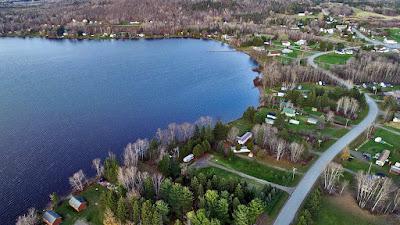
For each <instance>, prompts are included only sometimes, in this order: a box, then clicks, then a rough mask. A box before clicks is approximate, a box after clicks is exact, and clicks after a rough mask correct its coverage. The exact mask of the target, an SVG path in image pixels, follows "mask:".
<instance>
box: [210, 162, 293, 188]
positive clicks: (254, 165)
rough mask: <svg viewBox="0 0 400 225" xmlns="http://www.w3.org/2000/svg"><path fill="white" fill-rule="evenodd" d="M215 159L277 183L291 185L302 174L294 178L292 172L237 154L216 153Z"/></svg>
mask: <svg viewBox="0 0 400 225" xmlns="http://www.w3.org/2000/svg"><path fill="white" fill-rule="evenodd" d="M213 161H214V162H215V163H218V164H220V165H222V166H225V167H227V168H231V169H234V170H237V171H239V172H242V173H245V174H248V175H250V176H253V177H256V178H259V179H263V180H266V181H270V182H273V183H276V184H281V185H289V186H290V185H295V184H296V183H297V182H298V181H299V179H300V176H299V175H297V176H296V177H295V179H294V180H292V174H291V173H289V172H285V171H281V170H277V169H275V168H272V167H268V166H266V165H263V164H261V163H258V162H256V161H250V160H246V159H241V158H239V157H237V156H233V157H231V158H224V157H222V156H218V155H214V158H213Z"/></svg>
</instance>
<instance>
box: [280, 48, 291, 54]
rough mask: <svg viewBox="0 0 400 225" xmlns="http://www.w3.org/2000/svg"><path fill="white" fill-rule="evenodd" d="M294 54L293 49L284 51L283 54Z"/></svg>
mask: <svg viewBox="0 0 400 225" xmlns="http://www.w3.org/2000/svg"><path fill="white" fill-rule="evenodd" d="M292 52H293V50H292V49H288V48H284V49H282V53H283V54H288V53H292Z"/></svg>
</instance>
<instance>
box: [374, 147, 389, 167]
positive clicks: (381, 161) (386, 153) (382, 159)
mask: <svg viewBox="0 0 400 225" xmlns="http://www.w3.org/2000/svg"><path fill="white" fill-rule="evenodd" d="M389 155H390V151H389V150H383V152H382V153H381V154H380V155H379V158H378V160H376V162H375V164H376V165H378V166H384V165H385V163H386V160H387V159H388V158H389Z"/></svg>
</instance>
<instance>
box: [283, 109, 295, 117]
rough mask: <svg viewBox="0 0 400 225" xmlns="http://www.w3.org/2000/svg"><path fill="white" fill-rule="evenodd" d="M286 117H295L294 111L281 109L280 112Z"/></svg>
mask: <svg viewBox="0 0 400 225" xmlns="http://www.w3.org/2000/svg"><path fill="white" fill-rule="evenodd" d="M282 112H283V113H284V114H285V115H286V116H287V117H295V116H296V110H294V109H293V108H288V107H285V108H283V111H282Z"/></svg>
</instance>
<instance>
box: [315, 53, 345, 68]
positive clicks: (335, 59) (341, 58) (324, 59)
mask: <svg viewBox="0 0 400 225" xmlns="http://www.w3.org/2000/svg"><path fill="white" fill-rule="evenodd" d="M351 57H352V55H347V54H344V55H339V54H336V53H329V54H325V55H322V56H320V57H318V58H316V59H315V60H316V61H317V63H321V64H328V65H332V64H334V65H343V64H346V62H347V60H349V59H350V58H351Z"/></svg>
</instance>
